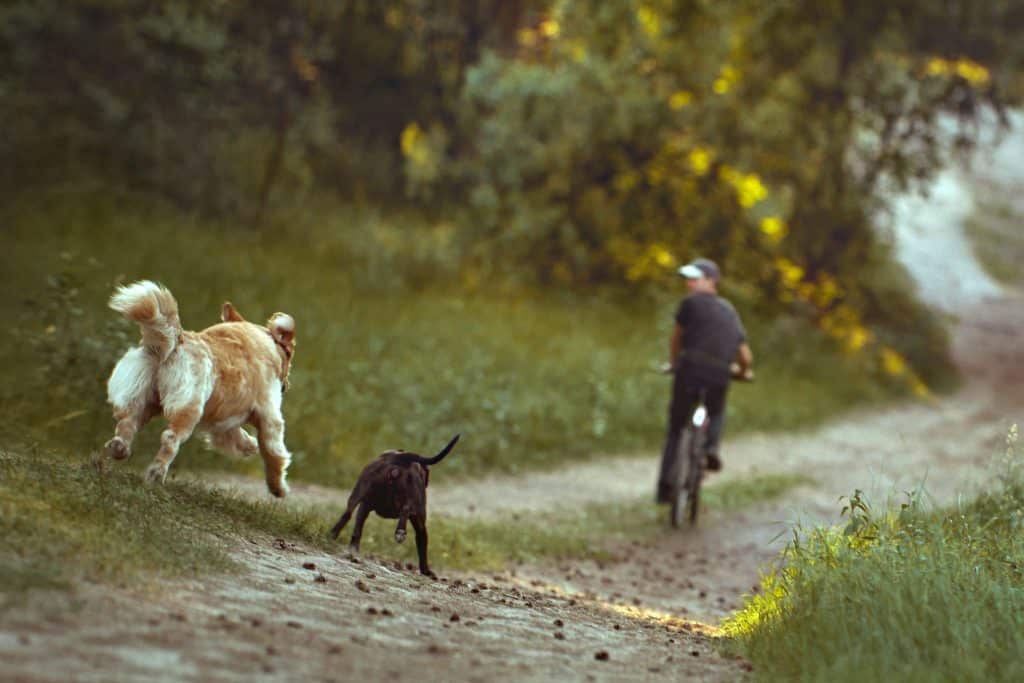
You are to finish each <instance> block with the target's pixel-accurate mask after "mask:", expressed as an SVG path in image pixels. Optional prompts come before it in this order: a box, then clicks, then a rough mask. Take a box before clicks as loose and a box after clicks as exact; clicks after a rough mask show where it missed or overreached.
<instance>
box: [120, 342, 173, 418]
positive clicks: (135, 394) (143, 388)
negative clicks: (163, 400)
mask: <svg viewBox="0 0 1024 683" xmlns="http://www.w3.org/2000/svg"><path fill="white" fill-rule="evenodd" d="M159 365H160V361H159V360H158V359H157V358H156V356H154V355H153V354H152V353H150V352H149V351H147V350H146V349H144V348H143V347H141V346H137V347H135V348H134V349H130V350H129V351H128V353H126V354H124V356H123V357H122V358H121V360H119V361H118V362H117V365H116V366H114V371H113V372H112V373H111V374H110V380H109V381H108V382H107V400H108V401H110V403H111V405H113V406H114V407H115V408H118V409H122V410H130V409H135V410H141V408H142V407H143V406H144V405H145V404H146V403H147V402H148V401H149V400H151V398H153V397H154V396H155V395H156V394H155V389H156V381H155V380H156V370H157V367H159Z"/></svg>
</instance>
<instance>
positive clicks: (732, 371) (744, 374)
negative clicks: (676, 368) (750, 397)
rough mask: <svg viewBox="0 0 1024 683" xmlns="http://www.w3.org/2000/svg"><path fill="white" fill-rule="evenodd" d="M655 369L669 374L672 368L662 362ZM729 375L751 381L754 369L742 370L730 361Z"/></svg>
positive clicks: (737, 379)
mask: <svg viewBox="0 0 1024 683" xmlns="http://www.w3.org/2000/svg"><path fill="white" fill-rule="evenodd" d="M656 371H657V372H659V373H661V374H662V375H671V374H672V372H673V368H672V365H671V364H670V363H662V364H661V365H660V366H659V367H658V368H656ZM729 377H731V378H732V379H733V380H735V381H737V382H753V381H754V371H753V369H751V368H747V369H746V371H742V370H741V369H740V364H739V363H731V364H730V365H729Z"/></svg>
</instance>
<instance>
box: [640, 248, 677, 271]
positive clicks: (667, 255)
mask: <svg viewBox="0 0 1024 683" xmlns="http://www.w3.org/2000/svg"><path fill="white" fill-rule="evenodd" d="M647 253H648V254H650V256H651V258H652V259H654V262H655V263H657V264H658V265H659V266H664V267H665V268H673V267H674V266H675V265H676V259H675V257H674V256H672V252H670V251H669V250H668V249H667V248H666V247H665V245H663V244H657V243H655V244H652V245H651V246H649V247H648V248H647Z"/></svg>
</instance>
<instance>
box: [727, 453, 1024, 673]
mask: <svg viewBox="0 0 1024 683" xmlns="http://www.w3.org/2000/svg"><path fill="white" fill-rule="evenodd" d="M1014 434H1015V433H1014ZM1011 436H1013V435H1011ZM1013 440H1014V439H1011V447H1010V449H1009V450H1008V454H1009V455H1010V456H1011V458H1010V459H1009V461H1010V462H1011V463H1013V458H1012V455H1013V454H1012V441H1013ZM1015 467H1018V465H1015ZM1008 471H1010V470H1008ZM1003 483H1004V486H1003V487H1002V489H1001V490H997V491H995V492H993V493H989V494H985V495H983V496H982V497H981V498H979V499H978V500H976V501H972V502H970V503H965V504H963V505H962V506H960V507H956V508H953V509H949V510H927V509H924V508H922V506H921V505H919V504H918V502H917V501H915V500H913V499H912V500H910V501H908V504H907V505H905V506H904V507H903V508H902V509H901V510H899V511H895V510H883V511H881V512H876V511H873V510H872V509H871V508H870V506H869V505H868V504H867V503H866V501H863V500H862V499H861V498H860V497H859V496H855V497H854V498H853V502H854V506H853V507H854V510H853V512H852V513H851V514H850V523H849V525H848V526H847V527H846V528H845V529H820V528H819V529H812V530H802V531H801V532H800V537H799V538H798V539H796V540H794V541H793V542H792V543H791V544H790V546H789V547H788V548H787V551H786V552H787V555H788V563H787V566H786V568H785V569H784V570H782V571H781V572H780V573H778V574H775V575H773V576H772V577H770V578H769V579H768V580H767V581H765V582H764V589H765V590H764V593H763V594H761V595H757V596H753V597H751V598H750V599H749V600H748V601H747V603H746V605H745V607H744V608H743V609H742V610H741V611H740V612H739V613H738V614H737V615H735V616H734V617H733V618H732V619H731V621H730V622H728V623H727V624H726V625H725V632H726V633H727V634H728V636H729V637H730V639H731V643H730V646H729V647H730V649H735V650H737V651H738V652H740V653H742V654H743V655H744V656H746V657H748V658H750V660H751V661H752V662H753V663H754V665H755V670H756V671H757V672H758V676H757V678H758V679H759V680H769V681H775V680H779V681H792V680H801V681H852V680H869V681H873V680H906V681H925V680H927V681H947V680H948V681H982V680H984V681H1017V680H1021V677H1022V676H1024V589H1022V585H1024V573H1022V572H1024V540H1022V538H1024V537H1022V535H1021V530H1022V529H1024V477H1022V476H1021V472H1020V471H1019V470H1017V471H1015V472H1013V473H1012V474H1010V475H1009V476H1005V477H1004V480H1003Z"/></svg>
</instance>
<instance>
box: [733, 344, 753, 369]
mask: <svg viewBox="0 0 1024 683" xmlns="http://www.w3.org/2000/svg"><path fill="white" fill-rule="evenodd" d="M736 360H738V361H739V364H740V370H742V371H743V372H746V371H747V370H749V369H750V367H751V366H752V365H753V364H754V354H753V353H752V352H751V350H750V347H749V346H748V345H747V343H746V342H744V343H742V344H740V349H739V351H738V352H737V353H736Z"/></svg>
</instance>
